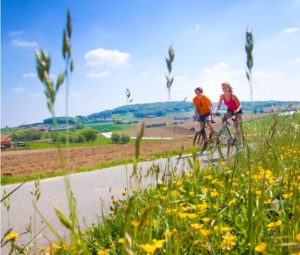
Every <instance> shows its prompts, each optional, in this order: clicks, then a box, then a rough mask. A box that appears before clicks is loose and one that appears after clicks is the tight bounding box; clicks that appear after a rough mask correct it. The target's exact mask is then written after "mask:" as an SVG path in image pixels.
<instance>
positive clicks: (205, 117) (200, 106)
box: [193, 87, 214, 141]
mask: <svg viewBox="0 0 300 255" xmlns="http://www.w3.org/2000/svg"><path fill="white" fill-rule="evenodd" d="M195 93H196V96H195V97H194V99H193V104H194V106H195V120H197V121H199V124H200V130H201V131H202V132H203V133H202V134H203V136H204V139H205V141H207V137H206V134H205V128H204V127H205V122H206V123H207V126H208V127H209V129H210V130H211V131H214V129H213V126H212V124H211V121H210V119H209V116H210V115H211V113H212V103H211V101H210V99H209V98H208V97H207V96H205V95H203V89H202V88H200V87H198V88H196V89H195Z"/></svg>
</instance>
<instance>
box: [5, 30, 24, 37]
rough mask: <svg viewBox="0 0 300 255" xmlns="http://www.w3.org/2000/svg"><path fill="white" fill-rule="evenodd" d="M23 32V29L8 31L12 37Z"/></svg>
mask: <svg viewBox="0 0 300 255" xmlns="http://www.w3.org/2000/svg"><path fill="white" fill-rule="evenodd" d="M23 34H24V31H21V30H14V31H8V35H9V36H10V37H16V36H20V35H23Z"/></svg>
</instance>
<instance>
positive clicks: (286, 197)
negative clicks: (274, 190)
mask: <svg viewBox="0 0 300 255" xmlns="http://www.w3.org/2000/svg"><path fill="white" fill-rule="evenodd" d="M292 195H293V193H292V192H290V193H285V194H283V195H282V197H283V198H284V199H287V200H288V199H290V198H291V197H292Z"/></svg>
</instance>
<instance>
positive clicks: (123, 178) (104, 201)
mask: <svg viewBox="0 0 300 255" xmlns="http://www.w3.org/2000/svg"><path fill="white" fill-rule="evenodd" d="M203 157H205V156H203ZM187 158H188V156H187V157H184V158H182V159H180V160H179V161H178V158H176V157H174V158H172V159H171V160H170V161H168V160H167V159H160V160H156V161H151V162H143V163H139V164H138V167H139V169H141V171H142V173H143V176H144V175H145V174H146V172H147V170H148V169H149V168H150V167H151V166H152V165H153V163H155V164H158V165H159V166H160V169H165V168H166V167H168V166H171V167H172V166H175V165H176V162H177V161H178V162H179V163H178V165H177V168H178V169H181V170H187V166H188V163H187ZM132 168H133V166H132V164H130V165H127V166H124V165H122V166H115V167H110V168H106V169H101V170H95V171H91V172H83V173H77V174H72V175H70V176H69V178H70V183H71V190H72V192H73V194H74V197H75V199H76V202H77V215H78V219H79V222H80V224H81V227H82V229H86V228H87V226H90V225H91V224H92V223H95V224H97V222H99V221H100V220H101V208H103V209H104V211H105V212H107V211H108V210H109V206H110V205H111V197H112V196H114V197H115V198H119V199H120V198H124V197H123V196H122V195H121V192H122V191H124V189H125V188H127V189H128V187H130V186H129V182H130V178H129V176H130V175H131V172H132ZM154 182H155V180H154V178H153V177H152V178H151V177H144V178H143V181H142V187H143V188H145V187H147V186H149V185H152V184H154ZM17 186H18V184H14V185H6V186H2V187H1V195H3V192H4V190H6V193H8V192H10V191H11V190H13V189H14V188H16V187H17ZM133 187H136V185H135V184H134V182H133ZM34 191H35V186H34V182H28V183H25V184H24V185H23V186H22V187H21V188H20V189H18V190H17V191H16V192H14V193H13V194H12V195H11V196H10V200H9V201H10V209H9V211H7V210H6V208H5V206H4V205H3V203H1V237H2V236H3V234H4V233H5V232H6V230H7V229H9V228H13V232H17V233H22V232H24V231H25V229H26V226H28V224H29V222H30V218H31V219H32V229H35V231H34V232H35V233H36V234H39V235H38V237H37V246H39V245H47V244H48V241H47V238H48V239H50V240H55V238H54V236H53V234H52V233H51V232H50V231H49V230H48V228H47V227H46V226H45V224H44V223H43V222H42V221H41V218H40V216H39V215H38V214H37V213H36V211H35V209H34V207H33V200H34V197H33V195H32V194H31V192H34ZM40 192H41V196H40V199H39V200H38V203H37V207H38V209H39V210H40V212H41V213H42V215H43V216H44V217H45V218H46V219H47V221H48V222H49V223H50V224H51V225H52V226H53V227H54V229H55V230H56V231H57V232H58V233H59V234H60V235H61V236H63V237H66V238H67V237H68V232H67V231H66V229H65V228H64V227H63V226H62V225H61V223H60V222H59V220H58V218H57V216H56V214H55V212H54V210H53V207H54V206H55V207H57V208H59V209H60V210H61V211H62V212H64V213H65V215H68V203H67V197H66V191H65V181H64V177H54V178H49V179H44V180H41V181H40ZM1 197H2V196H1ZM101 205H103V207H102V206H101ZM45 237H47V238H45ZM32 238H33V236H32V235H31V234H26V235H22V236H21V237H20V238H18V239H17V243H22V244H26V243H28V242H30V241H31V240H32ZM7 253H8V251H7V247H6V246H5V247H3V248H2V253H1V254H7Z"/></svg>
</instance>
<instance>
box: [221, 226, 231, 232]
mask: <svg viewBox="0 0 300 255" xmlns="http://www.w3.org/2000/svg"><path fill="white" fill-rule="evenodd" d="M231 229H232V228H230V227H221V228H220V230H221V231H222V232H229V231H230V230H231Z"/></svg>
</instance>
